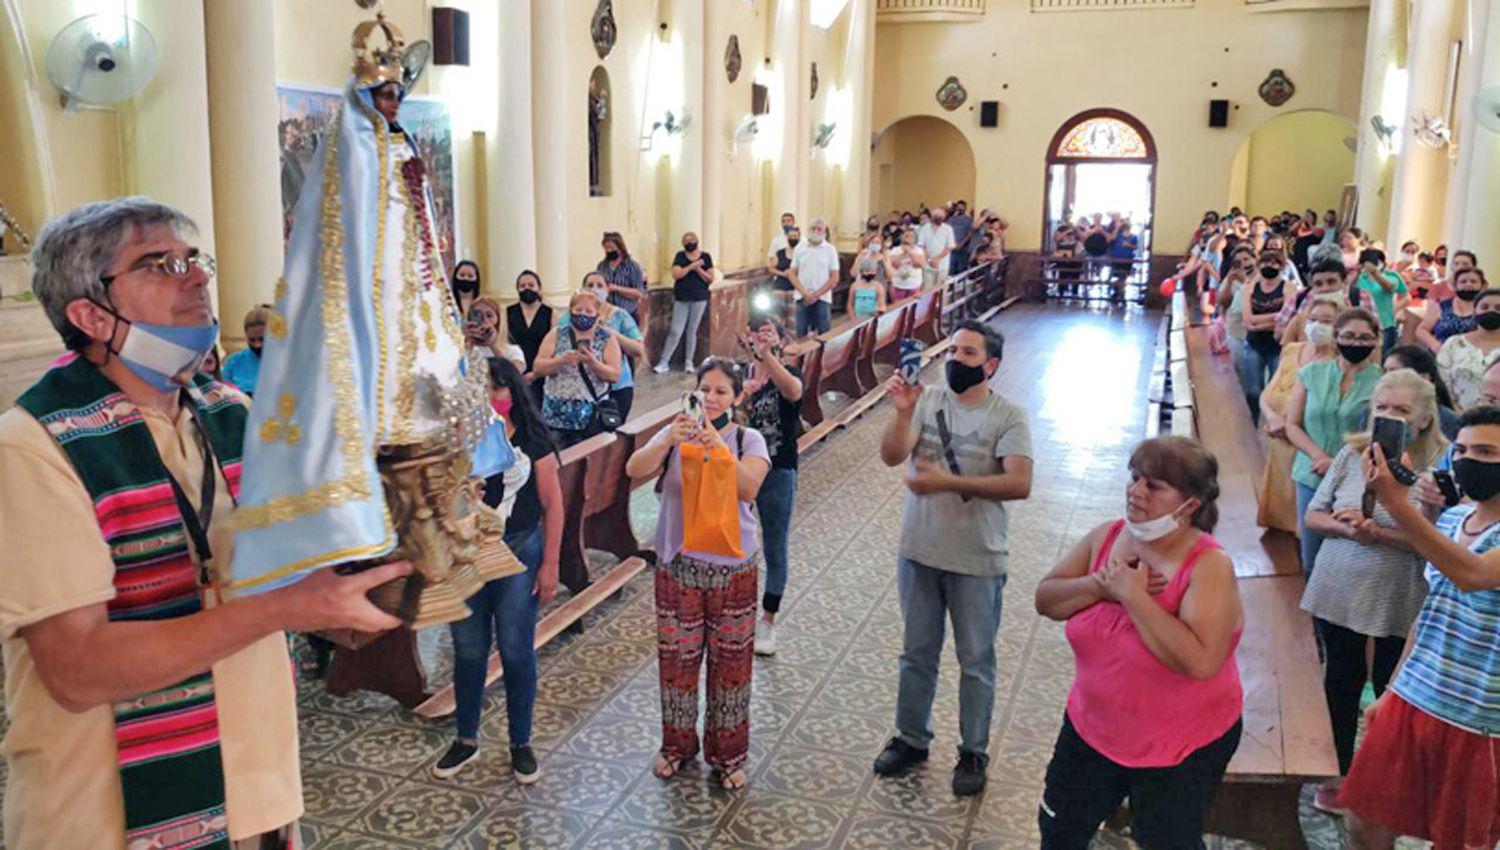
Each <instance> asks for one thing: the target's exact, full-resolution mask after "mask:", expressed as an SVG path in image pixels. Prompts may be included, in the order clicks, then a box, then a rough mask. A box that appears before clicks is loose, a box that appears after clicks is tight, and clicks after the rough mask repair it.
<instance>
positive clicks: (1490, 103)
mask: <svg viewBox="0 0 1500 850" xmlns="http://www.w3.org/2000/svg"><path fill="white" fill-rule="evenodd" d="M1474 118H1475V119H1476V120H1478V121H1479V126H1481V127H1483V128H1484V129H1486V130H1489V131H1490V132H1491V133H1500V86H1490V87H1488V88H1483V89H1480V90H1479V93H1478V94H1475V95H1474Z"/></svg>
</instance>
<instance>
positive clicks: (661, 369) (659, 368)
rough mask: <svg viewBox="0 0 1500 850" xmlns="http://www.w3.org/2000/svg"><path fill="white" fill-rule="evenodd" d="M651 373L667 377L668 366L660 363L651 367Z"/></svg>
mask: <svg viewBox="0 0 1500 850" xmlns="http://www.w3.org/2000/svg"><path fill="white" fill-rule="evenodd" d="M651 371H653V372H655V373H656V374H658V375H665V374H667V364H665V363H658V364H656V365H655V366H653V367H651Z"/></svg>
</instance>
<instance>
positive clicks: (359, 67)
mask: <svg viewBox="0 0 1500 850" xmlns="http://www.w3.org/2000/svg"><path fill="white" fill-rule="evenodd" d="M377 30H379V31H380V32H381V34H383V35H384V36H385V44H384V45H378V44H372V43H371V41H372V39H373V37H374V35H375V32H376V31H377ZM350 45H351V46H352V47H353V48H354V80H355V84H356V85H357V86H358V87H359V88H368V87H370V86H378V85H381V84H383V83H400V84H402V85H406V83H407V80H406V68H405V66H403V65H402V63H401V58H402V55H403V53H404V52H405V50H406V40H405V39H404V38H402V36H401V30H399V29H397V28H396V27H395V25H393V24H389V23H386V20H385V13H384V12H379V13H377V14H376V15H375V20H373V21H364V22H362V23H360V25H359V26H357V27H355V28H354V36H353V38H352V39H351V40H350Z"/></svg>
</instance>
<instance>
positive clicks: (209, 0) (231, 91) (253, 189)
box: [141, 0, 283, 349]
mask: <svg viewBox="0 0 1500 850" xmlns="http://www.w3.org/2000/svg"><path fill="white" fill-rule="evenodd" d="M153 5H157V4H144V5H143V6H142V7H141V8H143V9H144V8H149V7H150V6H153ZM185 8H187V7H186V6H184V7H183V9H185ZM183 9H178V12H179V13H180V12H181V11H183ZM202 9H203V29H204V37H205V39H204V40H205V43H206V45H207V54H208V56H207V65H208V104H209V107H208V132H209V141H210V146H206V147H205V151H208V150H211V151H212V160H213V167H212V175H213V181H212V188H213V210H214V217H215V218H216V219H218V220H219V221H223V222H225V223H226V224H228V223H231V222H232V226H226V227H225V228H224V229H223V230H222V231H220V232H218V233H217V234H216V237H217V238H216V240H215V245H216V248H217V251H218V254H217V258H218V261H219V273H218V288H219V317H220V324H221V327H220V334H221V335H222V336H223V338H224V342H225V347H226V348H230V349H238V348H241V347H243V346H244V334H245V331H244V326H243V321H244V317H245V313H247V312H249V310H250V308H251V307H253V306H254V305H256V304H261V303H268V302H270V301H271V299H272V296H273V293H274V292H275V289H276V280H277V278H279V277H281V266H282V240H283V237H282V231H283V223H282V211H281V158H280V155H279V153H278V151H279V150H280V145H279V143H278V139H277V126H276V125H277V119H278V116H279V115H280V107H279V106H278V104H277V101H276V25H275V4H273V3H224V2H221V0H204V2H203V6H202ZM181 46H182V45H180V44H174V45H173V48H174V50H175V49H176V48H177V47H181ZM172 52H173V50H167V51H164V55H167V54H171V53H172ZM157 73H158V74H161V73H162V72H161V71H158V72H157ZM171 150H172V154H173V156H175V157H182V156H189V157H191V156H193V155H194V154H193V153H192V150H191V147H190V146H189V145H186V144H181V145H173V146H172V147H171ZM178 167H180V168H185V169H186V168H189V167H190V166H189V165H188V164H187V163H182V164H181V165H179V166H178ZM203 173H205V172H195V173H194V177H195V179H197V180H200V181H201V180H202V175H203Z"/></svg>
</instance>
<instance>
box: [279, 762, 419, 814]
mask: <svg viewBox="0 0 1500 850" xmlns="http://www.w3.org/2000/svg"><path fill="white" fill-rule="evenodd" d="M399 782H400V780H398V779H395V778H393V777H390V776H386V775H385V774H382V773H375V772H373V771H365V770H361V771H354V770H348V769H347V768H345V767H344V766H343V765H337V764H329V763H326V762H312V763H311V764H310V765H308V766H306V767H304V768H303V769H302V800H303V804H304V805H305V806H306V808H307V816H308V817H309V818H313V819H316V820H319V821H322V822H324V823H329V824H343V823H345V822H347V821H348V820H350V819H351V818H353V817H354V816H355V815H357V814H359V813H360V812H362V811H364V810H365V809H366V808H367V807H368V806H369V805H370V804H371V803H373V802H375V801H376V800H378V799H379V798H380V797H381V796H382V795H384V794H385V793H386V792H388V791H390V790H391V789H392V788H394V787H396V785H397V784H398V783H399Z"/></svg>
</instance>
